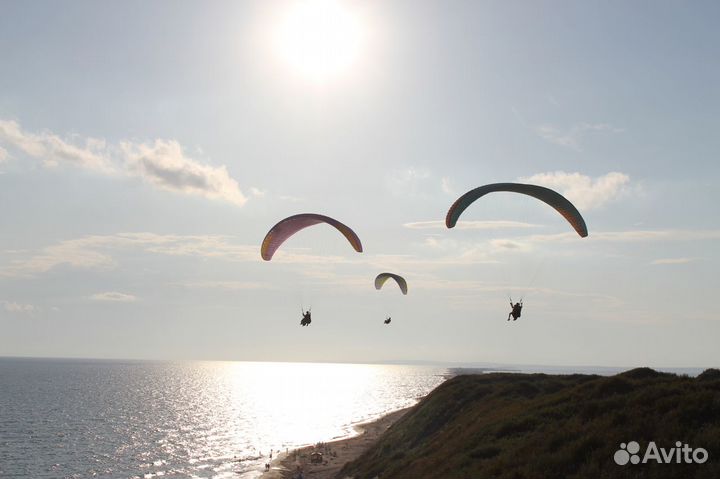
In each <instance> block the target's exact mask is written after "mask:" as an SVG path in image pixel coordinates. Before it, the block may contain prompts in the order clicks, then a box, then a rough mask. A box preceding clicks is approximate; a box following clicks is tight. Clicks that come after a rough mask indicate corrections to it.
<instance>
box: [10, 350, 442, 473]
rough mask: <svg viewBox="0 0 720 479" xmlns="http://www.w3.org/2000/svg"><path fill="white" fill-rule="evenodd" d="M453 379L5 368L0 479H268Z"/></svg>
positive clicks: (194, 367) (112, 363)
mask: <svg viewBox="0 0 720 479" xmlns="http://www.w3.org/2000/svg"><path fill="white" fill-rule="evenodd" d="M447 374H448V371H447V369H445V368H438V367H431V366H404V365H362V364H324V363H260V362H257V363H256V362H218V361H207V362H160V361H157V362H153V361H119V360H87V359H26V358H0V478H3V479H4V478H33V479H40V478H90V477H97V478H143V479H146V478H147V479H149V478H155V477H163V478H230V477H232V478H236V479H237V478H240V479H252V478H256V477H259V476H260V475H261V474H262V471H263V469H264V464H265V463H266V462H268V461H269V457H270V453H271V451H272V452H274V454H275V455H277V453H278V451H282V452H285V451H288V450H292V449H293V448H297V447H299V446H303V445H308V444H314V443H316V442H321V441H322V442H325V441H330V440H332V439H337V438H342V437H348V436H351V435H353V434H355V429H354V426H355V425H357V424H359V423H362V422H367V421H370V420H373V419H376V418H378V417H380V416H382V415H384V414H387V413H389V412H392V411H395V410H398V409H402V408H405V407H408V406H411V405H413V404H415V403H416V402H417V401H418V400H419V398H421V397H423V396H425V395H426V394H428V393H429V392H430V391H431V390H432V389H434V388H435V387H437V386H438V385H439V384H440V383H442V381H444V380H445V378H446V377H447ZM275 457H276V456H275Z"/></svg>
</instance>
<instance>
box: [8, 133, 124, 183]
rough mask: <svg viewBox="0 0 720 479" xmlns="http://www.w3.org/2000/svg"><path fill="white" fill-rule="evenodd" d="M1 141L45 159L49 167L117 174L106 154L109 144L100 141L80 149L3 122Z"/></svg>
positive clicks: (92, 140)
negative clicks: (79, 168) (65, 166)
mask: <svg viewBox="0 0 720 479" xmlns="http://www.w3.org/2000/svg"><path fill="white" fill-rule="evenodd" d="M0 141H1V142H3V143H4V144H6V145H7V146H10V147H14V148H17V149H18V150H20V151H22V152H23V153H25V154H26V155H28V156H30V157H32V158H36V159H39V160H42V162H43V164H44V165H45V166H47V167H54V166H58V165H60V164H72V165H75V166H78V167H81V168H86V169H90V170H95V171H99V172H102V173H106V174H107V173H113V172H114V171H115V167H114V166H113V165H112V163H111V162H110V161H109V159H108V158H107V157H106V156H105V154H104V150H105V149H106V145H105V142H104V141H103V140H99V139H96V138H87V139H86V140H85V144H84V145H82V146H78V145H76V144H73V143H72V142H70V141H67V140H64V139H62V138H60V137H59V136H58V135H55V134H53V133H50V132H42V133H29V132H26V131H23V129H22V128H21V127H20V124H19V123H17V122H16V121H12V120H0Z"/></svg>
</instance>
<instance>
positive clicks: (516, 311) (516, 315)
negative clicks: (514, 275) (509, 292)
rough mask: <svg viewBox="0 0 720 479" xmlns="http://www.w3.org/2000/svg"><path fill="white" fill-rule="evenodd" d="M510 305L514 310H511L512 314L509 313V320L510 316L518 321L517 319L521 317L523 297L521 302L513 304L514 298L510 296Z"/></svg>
mask: <svg viewBox="0 0 720 479" xmlns="http://www.w3.org/2000/svg"><path fill="white" fill-rule="evenodd" d="M510 307H511V308H512V311H510V314H508V319H507V320H508V321H510V317H512V320H513V321H517V319H518V318H519V317H520V313H521V312H522V307H523V304H522V299H521V300H520V302H518V303H515V304H513V302H512V298H510Z"/></svg>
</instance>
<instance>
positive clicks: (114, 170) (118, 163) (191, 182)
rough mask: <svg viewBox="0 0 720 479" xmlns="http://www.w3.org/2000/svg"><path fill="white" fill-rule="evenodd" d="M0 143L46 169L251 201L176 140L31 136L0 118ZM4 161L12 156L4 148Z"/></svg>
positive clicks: (217, 169)
mask: <svg viewBox="0 0 720 479" xmlns="http://www.w3.org/2000/svg"><path fill="white" fill-rule="evenodd" d="M0 143H2V144H4V145H5V146H7V147H8V148H11V149H15V150H18V151H20V152H22V153H24V154H25V155H27V156H29V157H30V158H34V159H37V160H40V161H41V162H42V164H43V165H44V166H45V167H57V166H60V165H72V166H75V167H79V168H83V169H86V170H91V171H94V172H96V173H100V174H105V175H126V176H130V177H136V178H140V179H142V180H144V181H146V182H147V183H150V184H152V185H154V186H156V187H158V188H160V189H163V190H167V191H173V192H175V193H183V194H188V195H197V196H203V197H205V198H209V199H213V200H223V201H228V202H230V203H233V204H235V205H238V206H242V205H243V204H245V202H246V201H247V198H246V197H245V195H243V193H242V192H241V191H240V187H239V185H238V183H237V181H235V180H234V179H233V178H231V177H230V175H229V173H228V171H227V168H226V167H225V166H211V165H206V164H202V163H200V162H198V161H196V160H194V159H192V158H190V157H188V156H187V155H186V154H185V152H184V151H183V148H182V146H181V145H180V143H178V142H177V141H174V140H163V139H157V140H155V141H154V142H149V143H137V142H130V141H123V142H120V144H119V145H108V144H106V142H105V141H104V140H101V139H97V138H86V139H85V140H84V141H79V140H78V138H77V137H73V138H68V139H63V138H61V137H60V136H58V135H56V134H54V133H50V132H42V133H31V132H28V131H25V130H23V129H22V128H21V126H20V124H18V123H17V122H16V121H12V120H0ZM0 149H1V150H2V151H1V152H0V161H1V160H2V158H3V154H2V152H5V153H4V156H5V158H7V157H8V156H9V155H8V153H7V150H5V149H4V148H2V147H0Z"/></svg>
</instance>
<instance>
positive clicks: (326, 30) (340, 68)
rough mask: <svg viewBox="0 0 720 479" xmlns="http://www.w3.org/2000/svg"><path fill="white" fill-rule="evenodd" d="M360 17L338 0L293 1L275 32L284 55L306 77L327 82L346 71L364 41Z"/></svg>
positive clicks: (277, 45) (278, 46)
mask: <svg viewBox="0 0 720 479" xmlns="http://www.w3.org/2000/svg"><path fill="white" fill-rule="evenodd" d="M360 23H361V22H360V19H359V17H358V15H357V14H354V13H353V12H352V11H350V10H349V9H348V8H347V7H346V6H344V5H342V4H341V3H340V2H339V1H336V0H301V1H298V2H296V3H293V4H292V6H291V7H290V9H289V10H288V11H287V12H286V14H285V16H284V17H283V18H282V20H281V22H280V25H279V27H278V29H277V32H276V35H275V37H276V38H275V41H276V49H277V50H278V53H279V55H280V57H281V58H282V59H283V60H284V61H285V62H287V63H289V64H290V65H291V66H292V68H293V69H294V70H295V71H296V72H298V73H300V74H301V75H302V76H304V77H305V78H307V79H309V80H312V81H316V82H325V81H327V80H330V79H332V78H334V77H337V76H339V75H340V74H342V73H343V72H346V71H347V70H348V69H349V68H350V66H351V65H352V64H353V63H354V61H355V60H356V58H357V56H358V54H359V51H360V47H361V44H362V36H363V35H362V33H363V32H362V28H361V24H360Z"/></svg>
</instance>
